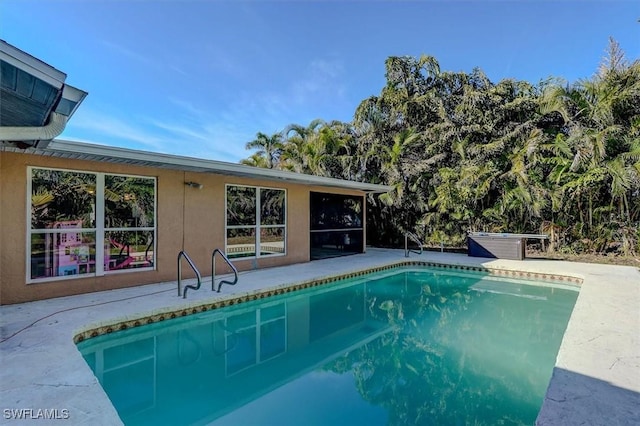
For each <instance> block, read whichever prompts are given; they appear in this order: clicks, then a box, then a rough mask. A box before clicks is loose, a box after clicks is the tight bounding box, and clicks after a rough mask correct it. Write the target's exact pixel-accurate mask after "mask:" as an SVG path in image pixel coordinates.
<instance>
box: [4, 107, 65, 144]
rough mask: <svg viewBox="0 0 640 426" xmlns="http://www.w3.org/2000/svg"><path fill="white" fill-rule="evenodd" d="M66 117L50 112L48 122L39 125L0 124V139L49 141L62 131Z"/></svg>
mask: <svg viewBox="0 0 640 426" xmlns="http://www.w3.org/2000/svg"><path fill="white" fill-rule="evenodd" d="M67 119H68V117H67V116H66V115H63V114H60V113H57V112H51V114H50V118H49V122H48V123H47V124H45V125H44V126H41V127H32V126H29V127H17V126H15V127H12V126H0V141H7V142H23V141H50V140H52V139H54V138H55V137H57V136H59V135H60V134H61V133H62V131H63V130H64V128H65V126H66V125H67Z"/></svg>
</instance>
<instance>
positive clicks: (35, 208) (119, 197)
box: [27, 167, 156, 282]
mask: <svg viewBox="0 0 640 426" xmlns="http://www.w3.org/2000/svg"><path fill="white" fill-rule="evenodd" d="M28 173H29V193H30V197H28V203H29V214H30V221H29V222H30V224H31V226H30V228H29V235H28V238H27V252H28V256H27V258H28V268H27V270H28V271H29V272H28V276H27V281H28V282H40V281H43V280H45V281H46V280H53V279H60V277H63V278H70V277H72V276H86V275H102V274H104V273H106V272H109V271H116V270H123V269H133V268H146V269H149V268H152V267H153V265H154V264H155V259H154V253H155V250H154V248H155V233H156V231H155V229H156V228H155V214H156V213H155V208H156V207H155V206H156V201H155V194H156V180H155V178H149V177H134V176H119V175H111V174H104V173H91V172H80V171H69V170H56V169H42V168H35V167H33V168H29V171H28Z"/></svg>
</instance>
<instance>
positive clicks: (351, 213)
mask: <svg viewBox="0 0 640 426" xmlns="http://www.w3.org/2000/svg"><path fill="white" fill-rule="evenodd" d="M363 207H364V197H362V196H355V195H343V194H330V193H324V192H311V193H310V209H309V210H310V214H311V229H310V238H309V240H310V245H311V260H317V259H325V258H328V257H337V256H346V255H350V254H356V253H363V252H364V226H363V223H364V218H363V210H364V209H363Z"/></svg>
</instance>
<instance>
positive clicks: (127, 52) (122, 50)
mask: <svg viewBox="0 0 640 426" xmlns="http://www.w3.org/2000/svg"><path fill="white" fill-rule="evenodd" d="M102 44H103V45H104V46H105V47H107V48H109V49H111V50H112V51H114V52H116V53H118V54H119V55H122V56H126V57H127V58H129V59H135V60H136V61H138V62H142V63H145V64H153V62H154V61H153V60H152V59H151V58H150V57H148V56H146V55H143V54H141V53H138V52H135V51H133V50H131V49H128V48H126V47H123V46H120V45H118V44H115V43H112V42H110V41H106V40H103V41H102Z"/></svg>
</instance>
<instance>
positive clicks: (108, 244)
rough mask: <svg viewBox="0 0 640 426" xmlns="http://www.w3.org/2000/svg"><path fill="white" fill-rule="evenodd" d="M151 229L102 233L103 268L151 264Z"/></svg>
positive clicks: (148, 265) (140, 266)
mask: <svg viewBox="0 0 640 426" xmlns="http://www.w3.org/2000/svg"><path fill="white" fill-rule="evenodd" d="M153 234H154V233H153V231H129V230H127V231H108V232H105V235H104V243H105V249H104V270H105V271H116V270H120V269H133V268H146V267H150V266H153V260H154V244H153V243H154V241H153V240H154V238H153Z"/></svg>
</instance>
